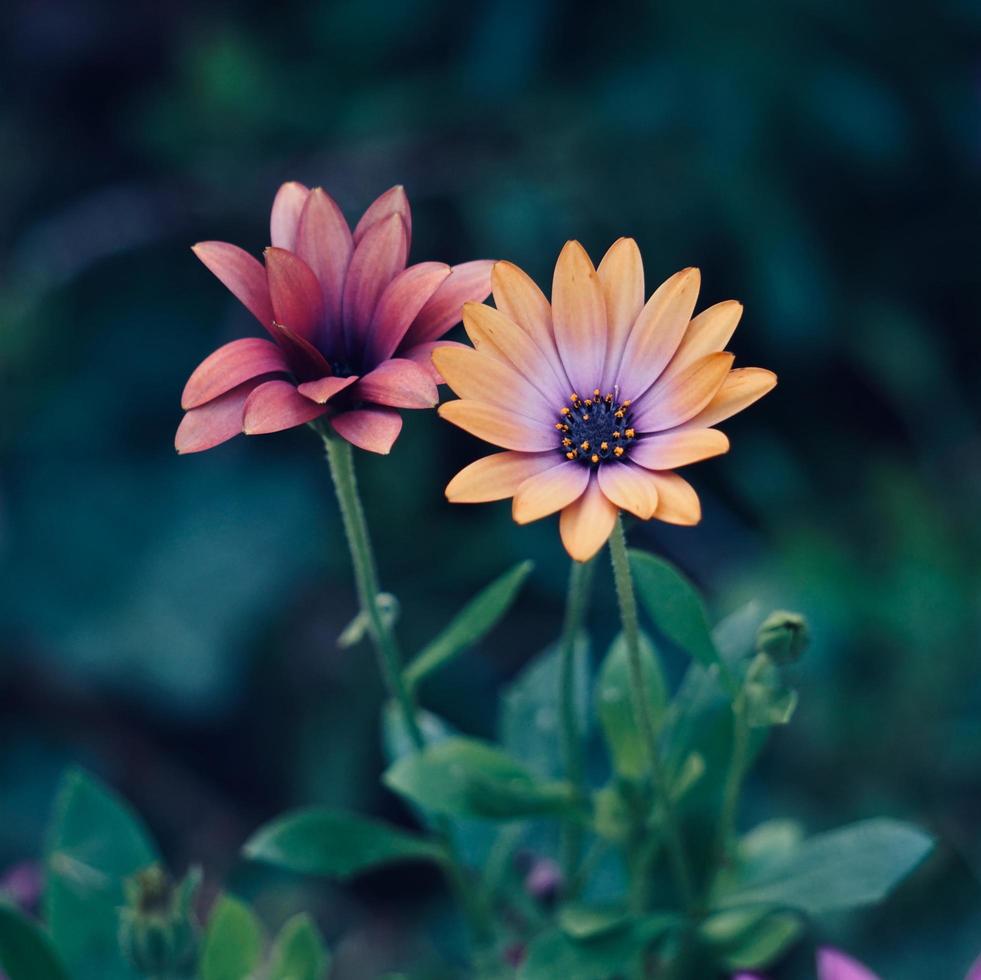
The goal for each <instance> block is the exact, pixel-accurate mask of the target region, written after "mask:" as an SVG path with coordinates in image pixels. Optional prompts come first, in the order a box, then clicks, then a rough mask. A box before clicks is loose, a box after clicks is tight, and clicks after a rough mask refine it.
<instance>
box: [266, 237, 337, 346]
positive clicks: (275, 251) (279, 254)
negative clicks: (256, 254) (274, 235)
mask: <svg viewBox="0 0 981 980" xmlns="http://www.w3.org/2000/svg"><path fill="white" fill-rule="evenodd" d="M265 257H266V275H267V276H268V278H269V295H270V297H271V298H272V305H273V312H274V313H275V314H276V320H277V322H279V323H281V324H283V325H284V326H285V327H287V328H288V329H289V330H291V331H292V332H293V333H295V334H296V335H297V336H299V337H302V338H303V339H304V340H306V341H308V342H309V343H311V344H314V345H316V343H317V341H318V340H319V339H320V328H321V324H322V323H323V316H324V303H323V297H322V295H321V292H320V283H319V282H318V281H317V277H316V276H315V275H314V274H313V272H312V271H311V270H310V266H308V265H307V264H306V262H304V261H303V259H301V258H297V256H295V255H294V254H293V253H292V252H287V251H286V250H285V249H282V248H267V249H266V252H265Z"/></svg>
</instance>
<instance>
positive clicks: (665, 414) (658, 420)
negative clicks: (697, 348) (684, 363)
mask: <svg viewBox="0 0 981 980" xmlns="http://www.w3.org/2000/svg"><path fill="white" fill-rule="evenodd" d="M734 359H735V358H734V357H733V355H732V354H727V353H721V354H708V355H707V356H706V357H703V358H701V359H700V360H698V361H696V362H695V363H694V364H692V365H691V366H690V367H687V368H685V370H684V371H681V372H679V373H678V374H676V375H674V376H673V377H672V378H669V379H667V380H666V381H665V382H664V383H663V384H661V383H658V384H656V385H654V387H653V388H651V390H650V391H649V392H648V393H647V394H646V395H644V397H643V398H641V399H640V401H638V402H637V405H636V407H635V408H634V420H635V421H634V427H635V428H636V429H638V430H639V431H641V432H661V431H663V430H664V429H673V428H674V427H675V426H676V425H681V423H682V422H687V421H688V420H689V419H690V418H692V417H693V416H695V415H696V414H698V412H700V411H701V410H702V409H703V408H705V406H706V405H707V404H708V403H709V402H710V401H711V400H712V399H713V398H714V397H715V393H716V392H717V391H718V390H719V388H721V387H722V382H723V381H725V379H726V375H727V374H728V373H729V369H730V368H731V367H732V362H733V360H734Z"/></svg>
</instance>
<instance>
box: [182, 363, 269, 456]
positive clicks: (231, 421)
mask: <svg viewBox="0 0 981 980" xmlns="http://www.w3.org/2000/svg"><path fill="white" fill-rule="evenodd" d="M261 380H262V379H255V378H253V379H252V380H251V381H246V382H244V383H243V384H240V385H239V386H238V387H237V388H233V389H232V390H231V391H226V392H225V394H223V395H219V396H218V397H217V398H215V399H212V401H210V402H208V403H207V404H206V405H201V406H200V407H199V408H192V409H191V410H190V411H189V412H188V413H187V414H186V415H185V416H184V418H182V419H181V424H180V425H179V426H178V427H177V435H176V436H175V437H174V448H175V449H176V450H177V451H178V452H179V453H181V454H182V455H183V454H186V453H200V452H202V451H203V450H205V449H211V448H212V447H213V446H217V445H218V444H219V443H222V442H227V441H228V440H229V439H231V438H232V437H233V436H237V435H238V434H239V433H240V432H241V431H242V412H243V410H244V408H245V402H246V400H247V399H248V397H249V395H250V394H251V393H252V391H253V389H254V388H255V387H256V386H257V385H259V384H260V383H261Z"/></svg>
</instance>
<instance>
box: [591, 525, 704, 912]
mask: <svg viewBox="0 0 981 980" xmlns="http://www.w3.org/2000/svg"><path fill="white" fill-rule="evenodd" d="M610 559H611V561H612V563H613V581H614V583H615V584H616V591H617V600H618V602H619V604H620V621H621V623H622V625H623V635H624V639H625V640H626V643H627V659H628V662H629V665H630V680H631V684H630V687H631V695H632V698H633V707H634V714H635V715H636V718H637V723H638V725H639V726H640V731H641V738H642V741H643V744H644V747H645V753H646V756H647V771H648V777H649V779H650V784H651V788H652V789H653V790H654V797H655V800H656V802H657V805H658V807H659V808H660V811H661V819H662V821H663V825H664V838H665V847H666V848H667V852H668V859H669V861H670V863H671V870H672V873H673V874H674V879H675V883H676V884H677V886H678V892H679V894H680V896H681V900H682V902H683V903H684V906H685V908H686V909H687V910H689V911H690V910H691V909H692V908H693V906H694V895H695V893H694V889H693V887H692V878H691V872H690V871H689V869H688V859H687V857H686V855H685V850H684V845H683V843H682V840H681V834H680V833H679V831H678V824H677V821H676V819H675V815H674V806H673V804H672V802H671V794H670V791H669V788H668V778H667V773H666V772H665V770H664V766H663V764H662V762H661V753H660V751H659V750H658V744H657V726H656V725H655V723H654V716H653V714H652V712H651V705H650V700H649V699H648V698H647V697H645V696H644V692H645V689H646V684H645V681H644V671H643V665H642V662H641V658H640V621H639V619H638V617H637V598H636V596H635V595H634V582H633V576H632V575H631V572H630V559H629V557H628V556H627V539H626V536H625V535H624V533H623V519H622V518H621V517H619V516H618V517H617V522H616V524H615V525H614V528H613V533H612V534H611V535H610ZM645 863H646V862H645ZM646 870H647V869H646V868H638V869H637V873H638V874H646ZM645 903H646V898H645Z"/></svg>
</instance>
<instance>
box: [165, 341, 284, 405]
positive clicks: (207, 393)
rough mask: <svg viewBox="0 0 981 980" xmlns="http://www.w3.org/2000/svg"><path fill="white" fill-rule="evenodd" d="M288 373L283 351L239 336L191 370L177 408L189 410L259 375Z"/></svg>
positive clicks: (264, 342) (269, 343)
mask: <svg viewBox="0 0 981 980" xmlns="http://www.w3.org/2000/svg"><path fill="white" fill-rule="evenodd" d="M277 371H289V365H288V364H287V363H286V358H285V357H284V356H283V352H282V351H281V350H280V349H279V348H278V347H277V346H276V345H275V344H273V343H271V342H270V341H268V340H263V339H262V338H261V337H243V338H241V339H240V340H233V341H231V342H230V343H227V344H225V345H224V346H222V347H219V348H218V350H216V351H214V352H213V353H212V354H209V355H208V356H207V357H206V358H205V359H204V360H203V361H202V362H201V363H200V364H199V365H198V366H197V367H196V368H195V369H194V372H193V374H192V375H191V376H190V378H188V379H187V384H186V385H185V386H184V393H183V394H182V395H181V408H184V409H191V408H197V407H198V406H199V405H203V404H204V403H205V402H210V401H211V399H212V398H217V397H218V396H219V395H223V394H224V393H225V392H226V391H231V389H232V388H235V387H236V386H237V385H240V384H241V383H242V382H243V381H248V380H249V379H250V378H255V377H258V376H259V375H260V374H274V373H275V372H277Z"/></svg>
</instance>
